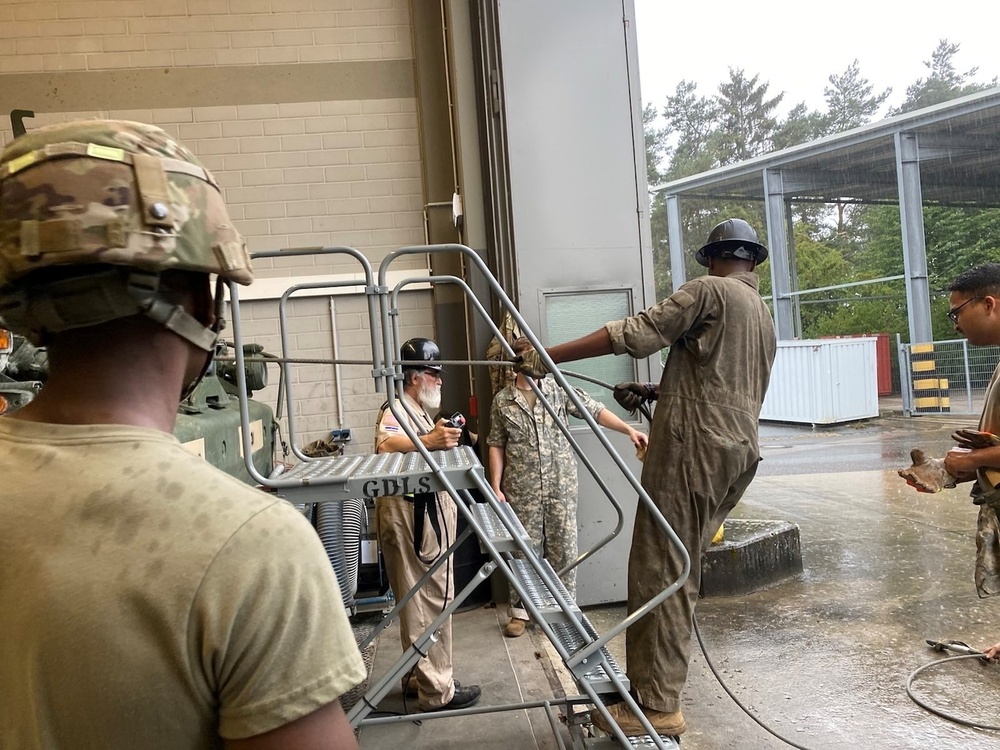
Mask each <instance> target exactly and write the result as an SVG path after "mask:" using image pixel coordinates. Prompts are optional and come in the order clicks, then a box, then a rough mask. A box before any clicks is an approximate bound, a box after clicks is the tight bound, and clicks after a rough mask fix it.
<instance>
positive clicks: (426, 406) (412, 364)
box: [375, 338, 481, 711]
mask: <svg viewBox="0 0 1000 750" xmlns="http://www.w3.org/2000/svg"><path fill="white" fill-rule="evenodd" d="M400 359H402V360H403V362H404V363H405V364H404V366H403V394H402V397H401V398H399V399H396V402H395V407H396V408H395V411H396V414H393V410H392V409H390V408H389V402H388V401H387V402H386V403H385V404H383V405H382V408H381V409H380V410H379V414H378V419H377V420H376V422H375V452H376V453H410V452H412V451H415V450H417V446H416V444H415V443H414V442H413V440H411V439H410V436H409V435H407V434H406V432H405V431H404V430H403V428H402V426H401V425H400V422H399V418H402V419H405V420H406V423H407V424H408V425H409V426H410V427H412V428H413V431H414V432H415V433H416V434H417V437H418V439H419V440H420V442H421V443H423V444H424V446H425V447H426V448H427V450H430V451H439V450H446V449H449V448H456V447H457V446H458V443H459V440H460V439H461V437H462V430H461V429H459V428H456V427H450V426H448V424H447V421H446V420H445V419H439V420H438V421H437V424H435V423H434V420H433V419H431V417H430V414H432V413H434V412H436V411H437V410H438V409H440V408H441V382H442V381H441V377H442V368H441V365H440V361H441V350H440V349H439V348H438V345H437V344H435V343H434V342H433V341H431V340H430V339H423V338H415V339H410V340H409V341H407V342H406V343H405V344H403V346H402V347H401V348H400ZM397 415H398V417H399V418H397ZM375 513H376V518H377V522H378V541H379V547H380V548H381V550H382V557H383V558H384V560H385V568H386V572H387V573H388V576H389V585H390V586H391V587H392V592H393V594H394V595H395V597H396V599H397V600H399V599H401V598H402V597H403V596H404V595H405V594H406V593H407V592H408V591H409V590H410V589H412V588H413V587H414V586H415V585H416V584H417V581H419V580H420V579H421V578H422V577H423V575H424V574H425V573H426V572H427V570H428V569H429V568H430V567H431V566H432V565H433V564H434V563H435V562H436V561H437V559H438V557H439V556H440V555H441V554H442V553H443V552H444V551H445V550H446V549H448V547H449V546H451V544H452V543H454V541H455V538H456V534H457V532H456V527H457V525H458V508H457V507H456V506H455V501H454V499H453V498H452V497H451V495H449V494H448V493H447V492H437V493H416V494H412V495H396V496H390V497H380V498H378V499H377V500H376V503H375ZM452 562H453V561H452V559H451V558H449V559H448V561H447V562H446V563H445V564H444V565H442V566H441V567H440V568H438V569H437V570H436V571H435V573H434V575H433V576H431V578H430V579H429V580H428V581H427V583H425V584H424V585H423V587H422V588H421V589H420V590H419V591H417V592H416V594H414V596H413V598H412V599H410V601H408V602H407V603H406V604H405V605H404V606H403V608H402V609H401V610H400V613H399V639H400V644H401V645H402V647H403V650H404V651H405V650H406V649H408V648H409V647H410V646H412V645H413V643H414V642H415V641H416V640H417V639H418V638H419V637H420V636H421V635H422V634H423V633H424V632H425V631H426V630H427V628H428V627H430V625H431V623H432V622H434V620H435V619H437V617H438V615H440V614H441V611H442V610H443V609H444V608H445V607H446V606H448V603H449V602H450V601H451V600H452V599H453V598H454V596H455V576H454V571H453V568H452ZM403 690H404V693H406V694H407V695H408V696H412V697H415V698H417V699H418V706H419V707H420V709H421V710H423V711H442V710H445V709H449V710H450V709H457V708H467V707H468V706H472V705H474V704H475V703H476V702H477V701H478V700H479V696H480V693H481V691H480V688H479V686H478V685H464V686H463V685H461V684H460V683H459V682H458V681H457V680H455V679H454V677H453V675H452V663H451V618H450V617H449V618H448V620H447V621H446V622H445V624H444V625H443V626H442V627H441V629H440V631H439V637H438V642H437V643H435V644H434V645H433V646H431V648H430V650H429V651H428V652H427V655H426V656H425V657H423V658H422V659H421V660H420V661H419V662H417V665H416V666H415V667H414V668H413V671H412V673H411V674H410V675H408V676H407V678H406V679H405V680H404V684H403Z"/></svg>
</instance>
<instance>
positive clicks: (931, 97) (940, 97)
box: [897, 39, 997, 113]
mask: <svg viewBox="0 0 1000 750" xmlns="http://www.w3.org/2000/svg"><path fill="white" fill-rule="evenodd" d="M960 48H961V46H960V45H958V44H952V43H951V42H949V41H948V40H947V39H942V40H941V41H939V42H938V46H937V47H936V48H935V49H934V52H933V53H931V59H930V60H925V61H924V65H925V66H926V67H927V68H928V70H929V71H930V73H929V74H928V76H927V77H926V78H918V79H917V80H916V81H915V82H914V83H912V84H911V85H910V86H908V87H907V89H906V101H904V102H903V104H902V105H901V106H900V107H899V109H898V110H897V113H901V112H912V111H913V110H916V109H923V108H924V107H930V106H932V105H934V104H941V103H942V102H947V101H950V100H952V99H957V98H958V97H960V96H965V95H966V94H974V93H975V92H977V91H984V90H986V89H988V88H992V87H994V86H996V85H997V79H996V78H994V79H993V80H992V81H990V82H989V83H974V82H971V81H970V79H971V78H974V77H975V75H976V73H978V72H979V68H970V69H969V70H967V71H965V72H964V73H960V72H958V70H957V69H956V67H955V55H957V54H958V51H959V49H960Z"/></svg>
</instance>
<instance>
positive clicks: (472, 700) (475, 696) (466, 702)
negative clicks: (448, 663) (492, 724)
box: [421, 680, 483, 711]
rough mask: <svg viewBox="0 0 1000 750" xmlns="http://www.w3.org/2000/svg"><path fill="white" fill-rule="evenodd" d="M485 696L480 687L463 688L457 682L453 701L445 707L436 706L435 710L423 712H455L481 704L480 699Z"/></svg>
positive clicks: (427, 709)
mask: <svg viewBox="0 0 1000 750" xmlns="http://www.w3.org/2000/svg"><path fill="white" fill-rule="evenodd" d="M482 694H483V691H482V689H481V688H480V687H479V685H469V686H468V687H462V683H461V682H459V681H458V680H455V694H454V695H453V696H452V698H451V700H450V701H448V702H447V703H445V704H444V705H443V706H434V707H433V708H424V709H421V710H422V711H453V710H455V709H458V708H468V707H469V706H474V705H476V704H477V703H479V697H480V696H481V695H482Z"/></svg>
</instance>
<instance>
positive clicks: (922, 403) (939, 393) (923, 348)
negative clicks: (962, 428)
mask: <svg viewBox="0 0 1000 750" xmlns="http://www.w3.org/2000/svg"><path fill="white" fill-rule="evenodd" d="M910 370H911V373H910V375H911V382H912V383H913V411H914V412H917V413H918V414H919V413H923V414H930V413H934V414H937V413H940V412H950V411H951V399H950V398H949V397H948V378H942V377H938V371H937V360H936V358H935V356H934V344H911V345H910Z"/></svg>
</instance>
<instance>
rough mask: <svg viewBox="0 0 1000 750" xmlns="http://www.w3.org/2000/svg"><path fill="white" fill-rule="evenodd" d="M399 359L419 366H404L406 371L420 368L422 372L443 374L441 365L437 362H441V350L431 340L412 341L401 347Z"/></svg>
mask: <svg viewBox="0 0 1000 750" xmlns="http://www.w3.org/2000/svg"><path fill="white" fill-rule="evenodd" d="M399 358H400V359H401V360H403V362H404V363H406V362H415V363H418V364H413V365H406V364H404V365H403V369H404V370H409V369H414V368H419V369H421V370H432V371H433V372H441V370H442V369H443V368H442V367H441V365H439V364H436V362H438V361H440V360H441V349H439V348H438V345H437V344H435V343H434V342H433V341H431V340H430V339H410V340H409V341H407V342H406V343H405V344H403V345H402V346H401V347H399Z"/></svg>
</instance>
